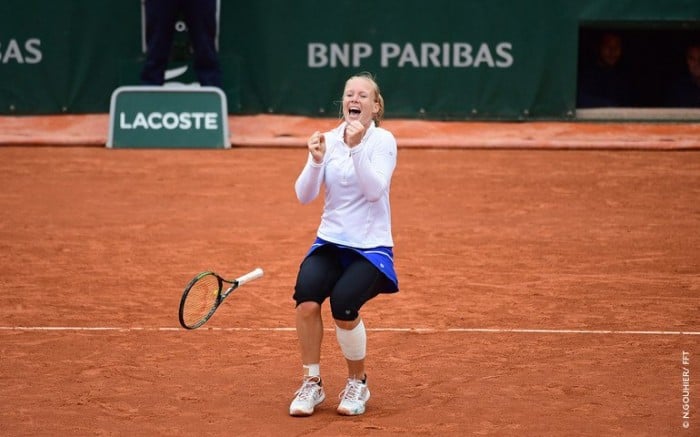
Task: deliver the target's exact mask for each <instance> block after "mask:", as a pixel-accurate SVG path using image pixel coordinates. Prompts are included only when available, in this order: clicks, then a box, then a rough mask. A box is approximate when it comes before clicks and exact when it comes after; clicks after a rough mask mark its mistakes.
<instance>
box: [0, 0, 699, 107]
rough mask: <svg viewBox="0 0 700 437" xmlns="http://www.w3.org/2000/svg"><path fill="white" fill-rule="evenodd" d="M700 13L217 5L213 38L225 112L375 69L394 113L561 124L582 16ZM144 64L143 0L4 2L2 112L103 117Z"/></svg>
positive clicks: (321, 90) (669, 0)
mask: <svg viewBox="0 0 700 437" xmlns="http://www.w3.org/2000/svg"><path fill="white" fill-rule="evenodd" d="M698 20H700V2H698V1H697V0H665V1H663V2H662V1H658V0H635V1H631V0H592V1H583V0H580V1H579V0H509V1H499V0H480V1H466V0H434V1H430V2H426V1H424V0H421V1H417V0H383V1H367V0H354V1H344V0H339V1H334V2H321V1H313V2H312V1H306V2H303V1H302V2H289V1H286V0H256V1H239V2H233V1H230V0H222V5H221V22H220V40H219V46H220V54H221V59H222V63H223V69H224V72H225V77H224V81H225V83H224V91H225V93H226V95H227V98H228V103H229V112H230V113H244V114H250V113H285V114H303V115H313V116H334V115H335V114H337V112H338V107H337V103H336V101H337V100H338V99H339V98H340V93H341V90H342V85H343V82H344V80H345V79H346V78H347V77H348V76H349V75H351V74H352V73H355V72H359V71H370V72H372V73H374V74H375V75H376V77H377V79H378V81H379V82H380V85H381V86H382V88H383V91H384V95H385V98H386V102H387V116H389V117H411V118H413V117H426V118H432V119H472V118H474V119H505V120H518V119H565V118H569V117H572V116H573V115H574V111H575V104H576V103H575V98H576V72H577V70H576V68H577V53H578V43H579V41H578V35H579V27H580V26H581V25H582V24H585V23H591V22H592V23H595V22H609V23H632V24H635V25H638V26H642V27H644V26H645V25H646V24H649V25H650V26H652V25H653V24H654V23H659V22H661V23H666V24H667V25H672V26H679V27H683V26H684V25H686V24H687V23H697V22H698ZM142 61H143V52H142V28H141V4H140V2H139V1H137V0H132V1H124V0H100V1H98V2H95V1H88V0H66V1H54V0H4V1H3V2H2V4H1V5H0V114H51V113H95V112H98V113H99V112H107V111H108V110H109V99H110V95H111V92H112V91H113V90H114V89H115V88H117V87H119V86H123V85H136V84H138V74H139V68H140V66H141V63H142ZM180 79H181V80H182V81H188V80H191V73H190V72H186V73H185V74H183V75H182V77H181V78H179V79H176V80H180Z"/></svg>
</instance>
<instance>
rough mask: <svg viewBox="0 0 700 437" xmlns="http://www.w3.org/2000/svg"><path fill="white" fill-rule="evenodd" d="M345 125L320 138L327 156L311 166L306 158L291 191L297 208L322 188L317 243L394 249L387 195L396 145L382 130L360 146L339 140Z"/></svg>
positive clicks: (375, 130) (370, 132)
mask: <svg viewBox="0 0 700 437" xmlns="http://www.w3.org/2000/svg"><path fill="white" fill-rule="evenodd" d="M345 125H346V123H345V122H343V123H342V124H341V125H340V126H338V127H337V128H335V129H333V130H331V131H328V132H326V133H325V134H324V136H325V140H326V154H325V156H324V158H323V162H322V163H321V164H316V163H315V162H314V161H313V158H312V157H311V153H309V157H308V159H307V162H306V165H305V166H304V169H303V170H302V171H301V174H300V175H299V177H298V178H297V180H296V183H295V185H294V189H295V191H296V195H297V198H298V199H299V201H300V202H301V203H302V204H306V203H309V202H311V201H312V200H314V199H315V198H316V197H317V196H318V195H319V193H320V191H321V185H322V184H323V185H325V187H326V189H325V204H324V208H323V215H322V216H321V224H320V225H319V228H318V237H320V238H322V239H324V240H326V241H330V242H332V243H336V244H341V245H345V246H350V247H355V248H361V249H367V248H372V247H378V246H386V247H393V246H394V241H393V238H392V234H391V207H390V204H389V191H390V188H391V176H392V174H393V173H394V168H395V167H396V152H397V148H396V139H395V138H394V136H393V135H392V133H391V132H389V131H388V130H386V129H383V128H380V127H377V126H375V124H374V123H372V124H371V126H370V127H369V128H368V129H367V131H366V132H365V135H364V137H363V138H362V141H361V142H360V144H359V145H357V146H355V147H353V148H350V147H349V146H348V145H347V144H345V142H344V140H343V133H344V132H345Z"/></svg>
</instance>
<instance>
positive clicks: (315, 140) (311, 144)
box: [306, 131, 326, 164]
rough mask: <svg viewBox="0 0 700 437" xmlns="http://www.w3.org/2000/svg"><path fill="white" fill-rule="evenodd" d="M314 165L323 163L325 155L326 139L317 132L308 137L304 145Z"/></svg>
mask: <svg viewBox="0 0 700 437" xmlns="http://www.w3.org/2000/svg"><path fill="white" fill-rule="evenodd" d="M306 145H307V146H308V148H309V152H310V153H311V157H312V158H313V160H314V162H315V163H316V164H320V163H322V162H323V156H324V155H325V154H326V138H325V137H324V136H323V134H322V133H321V132H319V131H316V132H314V133H313V134H311V137H309V141H308V142H307V143H306Z"/></svg>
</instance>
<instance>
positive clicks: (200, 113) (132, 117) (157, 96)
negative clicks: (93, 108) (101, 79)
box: [107, 86, 231, 148]
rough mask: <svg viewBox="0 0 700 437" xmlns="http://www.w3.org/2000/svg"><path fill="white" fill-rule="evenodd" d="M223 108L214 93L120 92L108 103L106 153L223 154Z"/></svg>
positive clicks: (225, 123)
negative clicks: (118, 150) (202, 150)
mask: <svg viewBox="0 0 700 437" xmlns="http://www.w3.org/2000/svg"><path fill="white" fill-rule="evenodd" d="M227 107H228V106H227V104H226V95H225V94H224V93H223V91H221V90H220V89H219V88H215V87H192V86H182V87H180V86H178V87H170V86H165V87H162V86H126V87H120V88H117V89H116V90H114V92H113V93H112V99H111V102H110V115H109V135H108V138H107V147H122V148H229V147H230V146H231V144H230V142H229V139H228V113H227Z"/></svg>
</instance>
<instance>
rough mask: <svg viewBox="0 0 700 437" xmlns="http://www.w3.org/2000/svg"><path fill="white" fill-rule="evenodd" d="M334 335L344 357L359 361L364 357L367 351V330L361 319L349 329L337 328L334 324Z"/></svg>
mask: <svg viewBox="0 0 700 437" xmlns="http://www.w3.org/2000/svg"><path fill="white" fill-rule="evenodd" d="M335 336H336V337H337V339H338V344H339V345H340V350H341V351H343V355H344V356H345V358H347V359H348V360H351V361H359V360H362V359H364V358H365V355H366V353H367V332H366V331H365V324H364V322H363V321H362V320H360V323H358V324H357V326H355V327H354V328H353V329H350V330H348V329H342V328H339V327H338V326H337V325H336V327H335Z"/></svg>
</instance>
